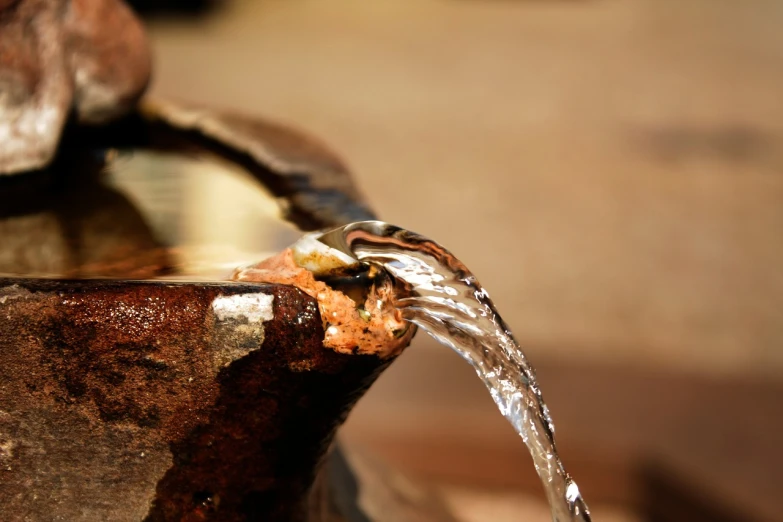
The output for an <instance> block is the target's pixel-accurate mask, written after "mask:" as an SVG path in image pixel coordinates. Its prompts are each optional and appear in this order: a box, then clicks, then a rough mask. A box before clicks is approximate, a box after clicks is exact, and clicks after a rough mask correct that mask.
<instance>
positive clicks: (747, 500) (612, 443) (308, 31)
mask: <svg viewBox="0 0 783 522" xmlns="http://www.w3.org/2000/svg"><path fill="white" fill-rule="evenodd" d="M169 3H170V4H172V5H171V6H169V7H171V9H169V10H164V11H163V12H161V9H160V8H161V6H162V4H158V5H155V4H154V3H151V2H147V3H146V6H141V7H146V9H145V10H144V12H145V13H146V14H147V15H148V18H147V25H148V30H149V33H150V36H151V38H152V41H153V45H154V48H155V55H156V69H155V70H156V76H155V80H154V85H153V94H154V95H160V96H165V97H169V98H175V99H182V100H187V101H193V102H199V103H204V104H209V105H211V106H215V107H220V108H229V109H235V110H239V111H242V112H243V113H246V114H249V115H258V116H262V117H266V118H270V119H272V120H277V121H279V122H282V123H286V124H289V125H292V126H294V127H299V128H302V129H305V130H307V131H308V132H310V133H311V134H314V135H316V136H318V137H319V138H321V139H322V140H323V141H325V142H326V143H327V144H329V145H330V146H331V147H332V148H333V149H334V150H335V151H337V152H338V153H339V154H340V155H342V156H343V158H345V159H346V161H347V163H348V164H349V165H350V166H351V168H352V170H353V172H354V174H355V179H356V181H357V183H358V185H359V186H360V187H361V188H362V190H363V191H364V193H365V194H366V195H367V198H368V200H369V201H370V202H371V205H372V206H373V208H374V209H375V210H376V211H377V212H378V214H379V216H380V217H381V218H382V219H384V220H386V221H389V222H392V223H395V224H398V225H401V226H404V227H407V228H410V229H412V230H415V231H418V232H420V233H423V234H425V235H428V236H430V237H432V238H434V239H436V240H438V241H439V242H441V243H443V244H444V245H446V246H447V247H448V248H449V249H451V250H452V251H453V252H455V253H456V254H457V256H458V257H460V258H461V259H462V260H463V261H464V262H465V263H466V264H467V266H469V267H470V268H471V269H472V270H473V271H474V273H475V274H476V275H477V276H478V277H479V279H480V280H481V281H482V282H483V284H484V286H485V287H486V288H487V289H488V290H489V292H490V294H491V295H492V297H493V299H494V300H495V302H496V304H497V305H498V308H499V310H500V311H501V313H502V314H503V315H504V318H505V319H506V320H507V322H508V323H509V324H510V326H511V327H512V329H513V330H514V332H515V334H516V336H517V338H518V339H519V340H520V341H521V343H522V345H523V346H524V347H525V348H526V350H527V353H528V355H529V357H530V358H531V360H532V361H533V364H534V365H535V366H536V367H537V368H538V369H539V378H540V382H541V385H542V388H543V391H544V395H545V397H546V398H547V399H548V402H549V405H550V408H551V410H552V413H553V416H554V419H555V422H556V424H557V428H558V441H559V444H560V448H561V451H562V453H563V456H564V459H565V462H566V465H567V466H568V468H569V470H570V471H571V472H572V473H573V475H574V476H575V477H576V479H577V480H578V481H579V483H580V485H581V487H582V490H583V492H584V494H585V496H586V498H587V500H588V502H591V503H592V504H593V506H594V511H595V514H596V517H595V518H596V520H645V519H648V518H649V519H651V520H652V519H655V520H701V519H703V520H738V521H752V520H759V521H775V520H783V501H782V500H781V498H780V497H781V495H780V490H781V488H782V487H783V450H781V448H780V446H781V444H780V442H781V436H780V432H781V428H783V419H781V418H780V411H783V410H781V407H782V406H781V404H783V401H782V400H781V399H783V204H782V203H783V95H782V93H783V30H781V27H783V2H779V1H777V0H745V1H743V2H739V1H735V0H527V1H522V0H520V1H514V0H486V1H481V0H372V1H367V0H365V1H359V0H223V1H216V2H213V3H209V2H196V3H194V8H193V9H188V10H187V11H188V12H187V13H184V14H183V13H182V12H180V11H179V10H178V9H177V7H179V8H181V7H183V6H184V4H185V3H184V2H169ZM196 4H197V5H196ZM151 8H152V10H150V9H151ZM344 438H345V439H347V440H348V441H349V442H350V443H351V444H353V445H355V446H357V447H363V448H366V449H367V451H369V452H370V453H371V454H374V455H379V456H381V457H383V458H384V459H385V460H386V461H387V462H390V463H391V464H392V465H394V466H396V467H397V468H399V469H403V470H405V471H408V472H410V473H412V474H413V475H415V476H418V477H421V478H424V479H425V480H427V481H429V482H430V483H432V484H435V485H436V486H437V487H439V488H440V489H441V491H443V492H444V494H445V495H446V498H447V499H448V501H449V502H450V503H452V505H454V506H455V507H456V508H457V511H458V512H459V513H461V514H462V515H463V516H464V517H465V520H484V521H489V520H492V521H503V520H546V519H547V515H546V509H545V507H544V504H543V500H542V499H541V493H540V487H539V486H538V484H537V482H536V481H537V479H536V477H535V473H534V472H533V468H532V465H531V463H530V459H529V457H528V456H527V454H526V450H525V448H524V446H523V445H522V443H521V442H520V441H519V440H518V439H517V437H516V436H515V434H514V433H513V431H512V429H511V428H510V427H508V426H506V424H505V421H504V420H503V419H502V418H501V417H500V415H499V414H497V412H496V410H495V408H494V405H493V404H492V402H491V400H490V398H489V396H488V394H487V393H486V391H485V390H484V389H483V387H482V385H481V383H480V382H479V381H478V380H477V379H476V378H475V376H474V375H473V373H472V370H471V369H470V368H469V367H468V366H467V365H465V364H463V363H462V361H461V360H459V359H458V358H457V357H456V356H455V355H452V354H451V353H450V352H449V351H448V350H446V349H444V348H442V347H440V346H438V345H436V344H435V343H434V342H433V341H431V340H430V339H429V338H428V337H426V336H425V335H423V334H422V335H419V336H418V338H417V339H416V340H415V342H414V345H413V346H412V347H411V348H410V349H409V350H408V352H407V353H406V354H405V355H404V356H403V357H401V358H400V360H399V361H397V362H395V364H394V365H393V366H392V368H390V369H389V370H388V371H387V372H386V374H385V375H384V376H383V377H382V378H381V380H380V381H379V382H378V383H377V384H376V385H375V386H374V388H373V389H372V390H371V392H370V393H369V394H368V396H367V397H366V398H365V399H364V400H363V401H362V402H361V404H360V405H359V406H358V408H357V410H356V411H355V413H354V414H353V415H352V417H351V419H350V420H349V422H348V424H347V426H346V429H345V430H344ZM656 511H657V512H659V515H658V516H659V518H654V517H655V515H654V513H655V512H656ZM661 513H662V514H661ZM699 517H702V518H699Z"/></svg>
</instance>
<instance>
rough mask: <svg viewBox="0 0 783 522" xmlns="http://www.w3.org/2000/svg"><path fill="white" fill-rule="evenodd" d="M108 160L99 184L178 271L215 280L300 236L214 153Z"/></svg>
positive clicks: (253, 184) (247, 178)
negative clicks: (137, 219)
mask: <svg viewBox="0 0 783 522" xmlns="http://www.w3.org/2000/svg"><path fill="white" fill-rule="evenodd" d="M109 158H110V161H109V162H108V163H107V166H108V168H107V171H106V178H105V179H106V182H107V183H108V184H110V185H111V186H113V187H114V188H116V189H117V190H119V191H120V192H122V193H123V194H124V195H125V196H126V197H128V198H129V199H130V200H131V201H133V203H134V204H135V206H136V207H137V208H139V209H140V210H141V212H142V214H143V215H144V217H145V219H146V221H147V223H148V224H149V226H150V228H151V229H152V233H153V234H154V236H155V238H156V239H157V240H158V241H160V242H161V243H162V244H163V245H166V246H169V247H173V248H174V250H173V252H175V253H176V257H177V260H176V263H177V266H178V267H179V268H178V270H177V272H179V273H184V274H187V275H188V276H194V275H201V276H206V277H220V276H223V275H225V274H226V273H229V272H230V271H231V270H233V269H234V268H236V267H237V266H238V265H240V264H244V263H248V262H252V261H258V260H259V259H263V258H265V257H268V256H269V255H270V254H272V253H275V252H277V251H279V250H282V249H283V248H285V247H286V246H287V245H289V244H291V243H293V242H294V241H296V239H298V238H299V236H300V235H301V232H299V231H298V230H297V229H296V228H295V227H294V226H293V225H291V224H290V223H288V222H286V221H285V220H284V219H283V217H282V215H281V212H280V205H279V203H278V201H277V200H276V199H275V198H274V197H273V196H272V195H271V194H269V193H268V192H267V191H266V190H265V189H264V187H263V186H262V185H261V184H260V183H259V182H258V181H257V180H255V179H254V178H253V177H252V176H251V175H250V174H249V173H247V172H245V171H244V170H243V169H241V168H240V167H238V166H236V165H234V164H231V163H229V162H227V161H225V160H223V159H221V158H219V157H217V156H215V155H211V154H207V153H199V154H198V155H196V154H190V155H185V154H174V153H167V152H165V153H164V152H156V151H122V152H120V153H118V154H110V155H109Z"/></svg>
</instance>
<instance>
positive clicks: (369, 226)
mask: <svg viewBox="0 0 783 522" xmlns="http://www.w3.org/2000/svg"><path fill="white" fill-rule="evenodd" d="M399 230H402V229H401V228H400V227H397V226H395V225H391V224H389V223H386V222H385V221H378V220H370V221H355V222H353V223H348V224H346V225H343V226H340V227H337V228H333V229H330V230H325V231H322V232H315V233H313V237H314V238H315V239H317V240H318V241H319V242H321V243H323V244H324V245H326V246H327V247H329V248H330V249H333V250H337V251H339V252H342V253H343V254H345V255H347V256H349V257H351V258H352V259H355V260H356V261H361V258H360V257H358V256H357V255H356V253H354V251H353V248H352V247H351V243H352V240H353V239H354V238H355V237H356V236H358V235H372V236H376V237H388V236H391V235H392V234H394V233H396V232H397V231H399Z"/></svg>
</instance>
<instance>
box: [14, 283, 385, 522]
mask: <svg viewBox="0 0 783 522" xmlns="http://www.w3.org/2000/svg"><path fill="white" fill-rule="evenodd" d="M0 331H2V332H3V335H2V336H0V360H2V367H3V374H2V376H3V378H2V382H1V383H0V512H2V514H3V515H2V518H3V520H9V521H14V520H32V521H35V520H51V519H52V516H56V517H58V519H61V520H116V521H125V520H127V521H131V520H133V521H139V520H148V521H160V520H183V521H199V520H221V521H228V522H231V521H245V520H265V521H283V520H285V521H297V520H305V519H306V518H307V516H308V514H307V513H308V510H309V509H312V508H311V506H309V502H310V498H309V491H310V488H311V486H312V483H313V481H314V479H315V475H316V473H317V470H318V469H319V465H320V463H321V461H322V459H323V458H324V455H325V454H326V451H327V449H328V447H329V445H330V444H331V443H332V439H333V436H334V432H335V429H336V428H337V426H338V425H339V424H340V423H341V422H342V421H343V420H344V418H345V415H346V414H347V412H348V410H349V409H350V407H351V406H352V405H353V404H354V402H355V401H356V400H357V399H358V398H359V396H360V395H361V394H362V392H363V391H364V390H365V389H366V388H367V387H368V386H369V385H370V383H371V382H372V381H373V380H374V378H375V377H376V375H377V374H378V372H379V371H380V370H382V369H383V368H384V367H385V366H386V365H387V364H388V362H389V361H388V360H386V361H384V360H381V359H380V358H378V357H376V356H374V355H346V354H340V353H337V352H335V351H334V350H330V349H324V347H323V346H322V341H323V338H324V330H323V323H322V320H321V318H320V316H319V312H318V306H317V303H316V301H315V299H313V298H311V297H310V296H308V295H306V294H304V293H303V292H301V291H299V290H298V289H296V288H293V287H290V286H283V285H270V284H263V285H259V284H247V283H223V284H209V283H187V284H180V283H162V282H118V281H71V282H68V281H45V280H25V279H5V280H0Z"/></svg>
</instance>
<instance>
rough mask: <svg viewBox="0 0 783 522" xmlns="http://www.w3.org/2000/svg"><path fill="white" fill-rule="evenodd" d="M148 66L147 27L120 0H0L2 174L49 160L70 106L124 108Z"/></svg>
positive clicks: (101, 114) (98, 115)
mask: <svg viewBox="0 0 783 522" xmlns="http://www.w3.org/2000/svg"><path fill="white" fill-rule="evenodd" d="M150 72H151V58H150V50H149V46H148V43H147V39H146V36H145V35H144V30H143V28H142V26H141V24H140V22H139V21H138V20H137V19H136V18H135V16H134V15H133V13H132V12H131V10H130V9H129V8H128V7H127V6H126V5H125V4H124V3H123V2H121V1H120V0H15V1H14V0H10V1H9V0H4V1H2V2H0V175H2V174H13V173H17V172H22V171H27V170H34V169H39V168H41V167H44V166H46V165H47V164H48V163H49V162H50V161H51V160H52V158H53V157H54V154H55V152H56V149H57V145H58V143H59V141H60V134H61V132H62V130H63V127H64V125H65V122H66V121H67V119H68V118H69V116H70V115H71V113H73V114H75V117H76V118H77V119H78V120H79V121H81V122H85V123H104V122H106V121H108V120H111V119H113V118H115V117H117V116H120V115H122V114H125V113H127V112H128V111H129V110H130V109H131V108H132V107H133V106H134V105H135V103H136V101H137V100H138V99H139V97H140V96H141V95H142V94H143V92H144V90H145V89H146V87H147V84H148V82H149V78H150Z"/></svg>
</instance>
